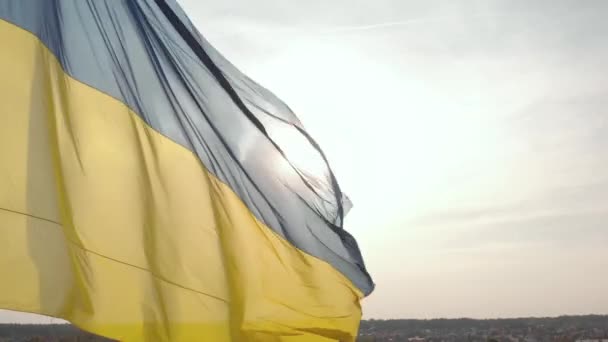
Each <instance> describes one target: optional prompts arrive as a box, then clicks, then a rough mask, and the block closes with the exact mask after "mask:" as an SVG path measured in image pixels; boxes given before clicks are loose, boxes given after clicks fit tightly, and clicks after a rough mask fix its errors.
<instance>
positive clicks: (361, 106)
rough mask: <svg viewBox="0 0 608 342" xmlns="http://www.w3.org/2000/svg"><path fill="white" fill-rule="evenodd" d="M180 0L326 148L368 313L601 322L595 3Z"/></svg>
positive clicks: (603, 62) (607, 131)
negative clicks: (348, 203)
mask: <svg viewBox="0 0 608 342" xmlns="http://www.w3.org/2000/svg"><path fill="white" fill-rule="evenodd" d="M179 2H180V3H181V4H182V5H183V6H184V8H185V9H186V11H187V12H188V13H189V15H190V17H191V19H192V20H193V21H194V23H195V24H196V25H197V26H198V28H199V29H200V30H201V32H202V33H203V35H205V36H206V38H207V39H208V40H209V41H210V42H211V43H212V44H213V45H215V47H216V48H218V49H219V50H220V51H221V52H222V53H223V54H224V55H225V56H226V57H227V58H228V59H230V60H231V61H233V63H235V64H236V65H237V66H238V67H239V68H241V70H243V71H244V72H245V73H247V74H248V75H249V76H251V77H252V78H253V79H255V80H256V81H258V82H259V83H261V84H262V85H264V86H266V87H268V88H269V89H270V90H272V91H273V92H274V93H276V94H277V95H278V96H279V97H280V98H282V99H283V100H284V101H285V102H287V103H288V105H289V106H290V107H291V108H292V109H293V110H294V111H295V112H296V113H297V115H298V116H299V117H300V118H301V119H302V121H303V122H304V124H305V125H306V127H307V128H308V130H309V131H310V132H311V134H312V135H313V136H314V137H315V138H316V139H317V141H318V142H319V143H320V145H321V146H322V148H323V149H324V151H325V152H326V154H327V155H328V157H329V160H330V162H331V164H332V166H333V168H334V170H335V172H336V175H337V177H338V179H339V181H340V183H341V185H342V187H343V189H344V191H345V192H347V194H348V195H349V196H350V197H351V199H352V200H353V203H354V207H353V209H352V210H351V212H350V213H349V216H348V218H347V221H346V223H347V224H346V228H347V229H348V230H349V231H350V232H351V233H352V234H353V235H354V236H355V237H356V238H357V240H358V242H359V244H360V247H361V249H362V252H363V254H364V258H365V260H366V262H367V267H368V269H369V271H370V273H371V274H372V276H373V277H374V280H375V282H376V284H377V288H376V291H375V292H374V293H373V294H372V295H371V296H370V297H369V298H367V299H365V301H364V302H363V310H364V316H365V318H435V317H450V318H451V317H479V318H490V317H514V316H547V315H551V316H553V315H561V314H588V313H604V314H606V313H608V290H607V289H608V271H607V270H608V248H607V247H608V152H607V150H608V109H607V108H608V21H607V20H606V13H608V1H603V0H596V1H584V2H582V1H575V0H572V1H557V0H550V1H549V0H547V1H534V2H531V1H507V0H505V1H486V0H484V1H481V0H480V1H473V0H466V1H465V0H462V1H455V0H449V1H448V0H446V1H430V0H425V1H409V0H374V1H369V0H307V1H294V0H287V1H286V0H255V1H254V0H222V1H219V0H213V1H212V0H181V1H179ZM3 316H4V320H15V319H24V316H21V315H19V316H16V315H14V314H0V318H2V317H3Z"/></svg>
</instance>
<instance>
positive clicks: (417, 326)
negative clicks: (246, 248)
mask: <svg viewBox="0 0 608 342" xmlns="http://www.w3.org/2000/svg"><path fill="white" fill-rule="evenodd" d="M539 326H542V327H544V328H547V329H560V328H568V327H576V328H579V329H593V328H599V327H605V328H608V316H607V315H586V316H560V317H546V318H509V319H469V318H460V319H429V320H419V319H390V320H373V319H372V320H367V321H362V322H361V330H362V331H364V330H368V329H374V330H404V329H406V330H427V329H428V330H450V331H454V330H459V329H471V328H475V329H482V330H486V329H525V328H529V327H539Z"/></svg>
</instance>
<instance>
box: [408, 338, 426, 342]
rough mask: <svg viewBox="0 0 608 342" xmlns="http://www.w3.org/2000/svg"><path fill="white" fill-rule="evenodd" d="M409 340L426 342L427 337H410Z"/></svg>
mask: <svg viewBox="0 0 608 342" xmlns="http://www.w3.org/2000/svg"><path fill="white" fill-rule="evenodd" d="M407 340H408V342H426V338H423V337H410V338H408V339H407Z"/></svg>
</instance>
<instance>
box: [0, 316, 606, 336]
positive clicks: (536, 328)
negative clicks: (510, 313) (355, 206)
mask: <svg viewBox="0 0 608 342" xmlns="http://www.w3.org/2000/svg"><path fill="white" fill-rule="evenodd" d="M372 341H373V342H388V341H390V342H461V341H462V342H465V341H466V342H469V341H470V342H477V341H479V342H482V341H483V342H608V316H602V315H588V316H563V317H555V318H515V319H488V320H476V319H431V320H410V319H403V320H367V321H362V322H361V328H360V333H359V338H358V339H357V342H372ZM0 342H111V341H110V340H108V339H104V338H101V337H97V336H93V335H90V334H87V333H85V332H82V331H80V330H78V329H77V328H75V327H73V326H70V325H0Z"/></svg>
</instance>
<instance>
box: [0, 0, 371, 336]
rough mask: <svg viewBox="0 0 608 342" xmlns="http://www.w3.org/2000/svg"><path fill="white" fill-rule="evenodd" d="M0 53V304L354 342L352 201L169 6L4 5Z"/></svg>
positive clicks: (160, 1)
mask: <svg viewBox="0 0 608 342" xmlns="http://www.w3.org/2000/svg"><path fill="white" fill-rule="evenodd" d="M0 44H1V46H0V275H1V276H2V280H1V281H0V307H1V308H5V309H10V310H17V311H23V312H32V313H39V314H44V315H49V316H54V317H59V318H63V319H66V320H68V321H70V322H72V323H74V324H76V325H78V326H79V327H81V328H83V329H85V330H88V331H90V332H93V333H97V334H99V335H102V336H107V337H110V338H113V339H117V340H122V341H292V340H293V341H334V340H335V341H353V340H354V339H355V337H356V334H357V330H358V325H359V321H360V318H361V307H360V304H359V301H360V299H362V298H363V297H364V296H366V295H367V294H369V293H370V292H371V291H372V288H373V283H372V280H371V278H370V277H369V275H368V273H367V272H366V270H365V266H364V263H363V260H362V257H361V254H360V252H359V249H358V247H357V244H356V242H355V240H354V239H353V238H352V237H351V236H350V235H349V234H348V233H347V232H346V231H345V230H344V229H343V228H342V225H343V217H344V215H345V213H346V211H347V210H348V209H349V206H350V204H349V201H348V199H347V198H346V197H345V196H344V195H343V194H342V192H341V191H340V188H339V186H338V183H337V181H336V179H335V177H334V176H333V173H332V172H331V170H330V168H329V166H328V164H327V161H326V159H325V157H324V155H323V153H322V151H321V149H320V148H319V147H318V146H317V144H316V143H315V142H314V140H313V139H312V138H311V137H310V136H309V135H308V133H307V132H306V131H305V130H304V128H303V127H302V125H301V123H300V122H299V121H298V119H297V117H296V116H295V115H294V114H293V113H292V111H291V110H290V109H289V108H288V107H287V106H286V105H285V104H284V103H283V102H281V101H280V100H279V99H277V98H276V97H275V96H274V95H273V94H272V93H270V92H269V91H268V90H266V89H264V88H262V87H261V86H259V85H258V84H256V83H255V82H253V81H252V80H251V79H249V78H247V77H246V76H245V75H243V74H242V73H240V72H239V71H238V70H237V69H236V68H235V67H234V66H233V65H232V64H230V63H229V61H227V60H226V59H224V58H223V57H222V56H221V55H220V54H219V53H218V52H217V51H216V50H215V49H214V48H213V47H212V46H211V45H210V44H209V43H208V42H207V41H206V40H205V39H204V38H203V37H202V36H201V35H200V34H199V33H198V32H197V31H196V29H195V28H194V27H193V25H192V23H191V22H190V21H189V20H188V18H187V16H186V15H185V13H184V12H183V11H182V10H181V8H180V7H179V6H178V5H177V3H176V2H175V0H4V1H0ZM281 137H289V138H288V139H287V140H286V139H282V138H281ZM294 141H298V143H299V144H301V146H304V149H306V150H307V151H308V152H309V154H308V155H309V156H310V158H313V159H314V158H317V162H318V165H321V168H320V169H317V170H315V172H311V170H309V169H306V167H304V166H302V164H299V163H298V161H297V158H292V156H293V154H292V155H290V152H289V145H290V142H294Z"/></svg>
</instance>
